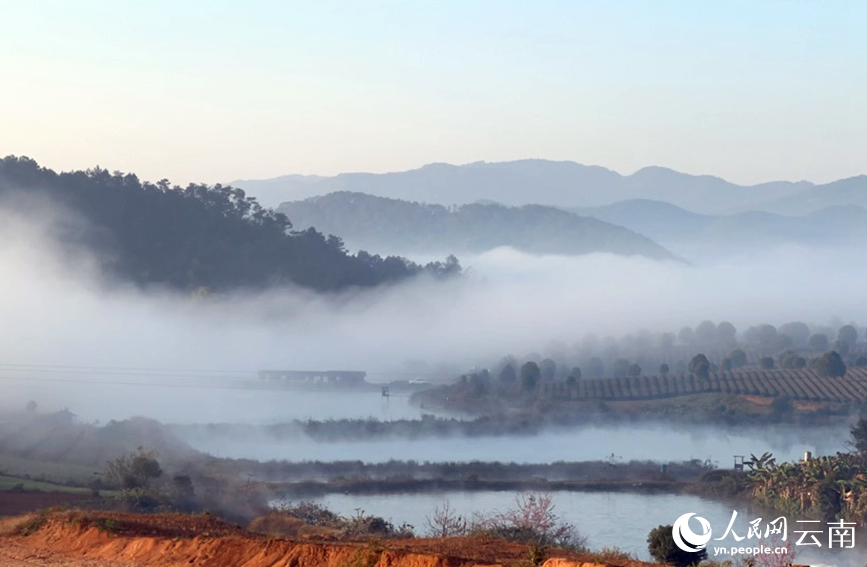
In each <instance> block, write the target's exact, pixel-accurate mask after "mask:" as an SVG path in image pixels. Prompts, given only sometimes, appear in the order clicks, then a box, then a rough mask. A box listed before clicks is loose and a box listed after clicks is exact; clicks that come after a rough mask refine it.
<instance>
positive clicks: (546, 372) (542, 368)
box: [539, 358, 557, 381]
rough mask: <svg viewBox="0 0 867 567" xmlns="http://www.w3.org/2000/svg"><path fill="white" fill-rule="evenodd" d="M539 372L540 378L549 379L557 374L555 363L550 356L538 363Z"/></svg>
mask: <svg viewBox="0 0 867 567" xmlns="http://www.w3.org/2000/svg"><path fill="white" fill-rule="evenodd" d="M539 372H541V373H542V379H543V380H545V381H551V380H553V379H554V377H555V376H556V375H557V363H556V362H554V361H553V360H551V359H550V358H545V359H543V360H542V362H540V363H539Z"/></svg>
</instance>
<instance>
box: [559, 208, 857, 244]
mask: <svg viewBox="0 0 867 567" xmlns="http://www.w3.org/2000/svg"><path fill="white" fill-rule="evenodd" d="M568 210H569V211H571V212H574V213H576V214H579V215H586V216H591V217H594V218H597V219H600V220H603V221H606V222H610V223H613V224H617V225H620V226H624V227H626V228H628V229H630V230H634V231H635V232H638V233H639V234H643V235H645V236H647V237H648V238H652V239H653V240H654V241H656V242H659V243H660V244H661V245H663V246H666V247H667V248H669V249H671V250H673V251H674V252H675V253H686V250H689V251H692V252H693V253H696V252H700V251H715V252H724V251H727V250H739V249H742V247H743V246H747V245H749V246H759V247H768V246H774V245H780V244H802V245H820V246H832V245H836V246H845V245H850V244H852V243H853V242H858V241H859V240H860V239H863V238H865V237H867V209H864V208H862V207H860V206H857V205H841V206H833V207H828V208H824V209H820V210H818V211H815V212H812V213H810V214H806V215H803V216H786V215H780V214H775V213H769V212H765V211H746V212H741V213H736V214H730V215H703V214H699V213H695V212H692V211H688V210H686V209H683V208H680V207H677V206H675V205H672V204H670V203H665V202H661V201H652V200H648V199H633V200H629V201H621V202H619V203H614V204H611V205H606V206H602V207H575V208H571V209H568Z"/></svg>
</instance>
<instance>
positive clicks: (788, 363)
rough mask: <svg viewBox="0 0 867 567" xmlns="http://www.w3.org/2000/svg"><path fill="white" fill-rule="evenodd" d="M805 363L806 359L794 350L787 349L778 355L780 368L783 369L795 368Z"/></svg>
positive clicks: (803, 365) (801, 366)
mask: <svg viewBox="0 0 867 567" xmlns="http://www.w3.org/2000/svg"><path fill="white" fill-rule="evenodd" d="M806 365H807V359H805V358H804V357H803V356H800V355H798V353H796V352H792V351H790V350H787V351H786V352H784V353H783V354H781V355H780V368H783V369H785V370H797V369H799V368H804V367H805V366H806Z"/></svg>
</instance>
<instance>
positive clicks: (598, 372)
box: [587, 356, 605, 378]
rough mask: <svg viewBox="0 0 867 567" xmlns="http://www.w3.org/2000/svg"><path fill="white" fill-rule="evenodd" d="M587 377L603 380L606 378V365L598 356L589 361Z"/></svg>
mask: <svg viewBox="0 0 867 567" xmlns="http://www.w3.org/2000/svg"><path fill="white" fill-rule="evenodd" d="M587 376H589V377H590V378H602V377H604V376H605V363H604V362H602V359H601V358H599V357H598V356H594V357H593V358H591V359H590V360H588V361H587Z"/></svg>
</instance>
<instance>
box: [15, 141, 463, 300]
mask: <svg viewBox="0 0 867 567" xmlns="http://www.w3.org/2000/svg"><path fill="white" fill-rule="evenodd" d="M35 198H42V199H43V201H47V202H48V203H49V204H50V205H53V206H56V207H60V208H61V209H62V213H63V214H62V215H61V219H63V220H61V221H60V222H57V223H52V225H53V228H54V230H56V231H57V232H58V234H55V236H56V237H58V239H59V241H61V242H64V243H67V244H69V243H73V244H77V245H79V246H81V247H83V248H85V249H87V250H88V251H89V252H91V253H92V254H94V255H95V256H96V257H97V259H98V260H99V264H100V266H101V268H102V270H103V272H104V273H105V274H108V275H111V276H114V277H119V278H121V279H124V280H131V281H133V282H135V283H137V284H141V285H148V284H159V285H164V286H168V287H172V288H177V289H184V290H203V289H206V290H214V291H223V290H228V289H231V288H237V287H252V288H261V287H265V286H271V285H279V284H295V285H299V286H303V287H308V288H311V289H314V290H338V289H343V288H347V287H350V286H374V285H378V284H382V283H385V282H393V281H399V280H402V279H405V278H407V277H410V276H413V275H415V274H419V273H422V272H426V273H430V274H432V275H434V276H437V277H446V276H449V275H452V274H455V273H457V272H459V271H460V265H459V264H458V262H457V259H455V258H454V257H449V258H448V259H447V260H446V261H445V262H432V263H430V264H428V265H427V266H425V267H422V266H419V265H417V264H414V263H412V262H410V261H408V260H406V259H404V258H399V257H395V256H389V257H387V258H381V257H380V256H378V255H374V254H369V253H367V252H363V251H362V252H358V253H357V254H354V255H350V254H348V253H347V252H346V251H345V249H344V247H343V242H342V241H341V239H340V238H338V237H336V236H327V237H326V236H325V235H324V234H322V233H320V232H317V231H316V230H314V229H308V230H304V231H293V230H292V224H291V222H290V221H289V219H288V218H286V216H285V215H283V214H282V213H278V212H275V211H273V210H270V209H265V208H263V207H261V206H260V205H259V204H258V203H257V202H256V200H255V199H254V198H252V197H248V196H247V195H246V194H245V193H244V191H242V190H241V189H236V188H233V187H229V186H223V185H219V184H218V185H214V186H208V185H201V184H190V185H188V186H187V187H185V188H181V187H179V186H172V185H171V184H170V183H169V181H168V180H165V179H163V180H161V181H159V182H157V183H149V182H143V181H140V180H139V179H138V177H136V176H135V175H133V174H123V173H120V172H115V173H109V172H108V171H106V170H105V169H101V168H99V167H96V168H94V169H90V170H87V171H72V172H66V173H59V174H58V173H56V172H54V171H52V170H50V169H48V168H43V167H40V166H39V165H38V164H37V163H36V162H35V161H33V160H31V159H29V158H25V157H21V158H18V157H14V156H9V157H6V158H4V159H2V160H0V202H2V204H3V205H4V206H5V207H10V208H13V209H15V210H19V211H27V210H29V209H31V208H33V200H34V199H35ZM43 206H45V205H44V203H43ZM81 219H83V220H84V221H85V223H84V224H85V225H86V228H82V223H81V222H80V220H81Z"/></svg>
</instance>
